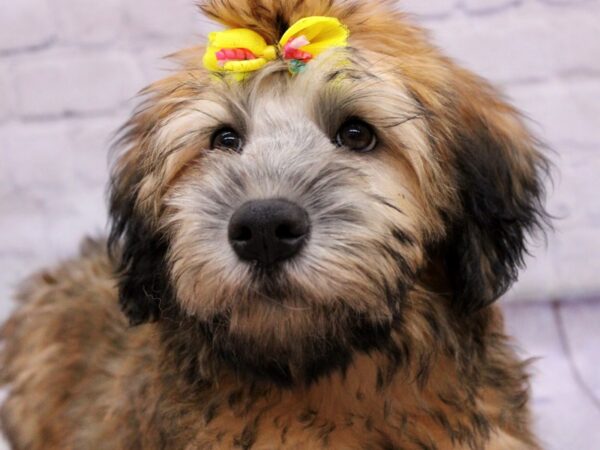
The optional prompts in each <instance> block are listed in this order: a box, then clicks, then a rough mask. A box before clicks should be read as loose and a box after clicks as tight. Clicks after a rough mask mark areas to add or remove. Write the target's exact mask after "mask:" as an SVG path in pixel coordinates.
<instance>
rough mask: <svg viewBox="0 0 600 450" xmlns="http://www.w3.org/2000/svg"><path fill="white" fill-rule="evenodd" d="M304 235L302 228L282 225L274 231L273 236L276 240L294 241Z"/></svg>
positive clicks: (288, 224)
mask: <svg viewBox="0 0 600 450" xmlns="http://www.w3.org/2000/svg"><path fill="white" fill-rule="evenodd" d="M305 234H306V231H305V230H304V227H301V226H299V225H298V224H295V223H282V224H281V225H279V226H278V227H277V228H276V229H275V236H277V239H281V240H283V241H285V240H294V239H298V238H301V237H302V236H304V235H305Z"/></svg>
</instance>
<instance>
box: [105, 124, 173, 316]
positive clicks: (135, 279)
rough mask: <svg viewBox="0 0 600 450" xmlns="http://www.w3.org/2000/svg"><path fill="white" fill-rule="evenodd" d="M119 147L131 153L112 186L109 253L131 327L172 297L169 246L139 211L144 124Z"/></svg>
mask: <svg viewBox="0 0 600 450" xmlns="http://www.w3.org/2000/svg"><path fill="white" fill-rule="evenodd" d="M124 130H125V131H124V134H123V138H122V139H121V140H120V142H119V145H120V146H123V147H125V148H126V149H127V151H126V152H124V153H123V154H122V155H121V156H120V157H119V159H118V160H117V162H116V164H115V166H114V169H113V173H112V177H111V183H110V192H109V214H110V221H111V231H110V236H109V241H108V247H109V253H110V255H111V259H112V261H113V264H114V266H115V271H116V277H117V285H118V290H119V303H120V305H121V309H122V310H123V312H124V313H125V315H126V316H127V318H128V319H129V322H130V323H131V324H132V325H140V324H142V323H145V322H148V321H154V320H157V319H158V317H159V315H160V310H161V307H164V302H166V301H167V299H168V298H170V297H169V296H170V291H169V289H170V284H169V281H168V275H167V268H166V264H165V260H166V254H167V250H168V244H167V241H166V239H165V238H164V236H162V235H161V234H160V233H159V232H157V231H156V230H154V229H153V227H152V223H151V222H152V218H151V217H149V215H147V214H143V213H140V212H139V210H138V203H139V199H138V197H139V190H140V184H141V182H142V180H143V177H144V174H143V166H144V165H143V163H142V160H143V157H142V155H143V151H142V149H141V148H138V147H136V146H138V145H140V139H141V138H140V137H139V133H140V129H139V125H137V124H136V123H135V122H134V119H132V121H130V123H129V124H128V126H127V127H126V128H124Z"/></svg>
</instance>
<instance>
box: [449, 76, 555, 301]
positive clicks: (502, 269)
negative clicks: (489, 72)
mask: <svg viewBox="0 0 600 450" xmlns="http://www.w3.org/2000/svg"><path fill="white" fill-rule="evenodd" d="M455 88H456V90H455V91H454V92H453V94H452V96H451V99H450V101H449V102H448V105H449V107H448V108H446V109H447V111H446V115H445V117H444V118H443V120H444V122H445V123H446V124H448V123H450V124H451V125H450V127H448V126H447V125H446V127H447V128H446V129H448V128H449V129H450V130H451V131H450V132H449V133H448V132H447V135H446V136H447V138H446V139H447V140H446V145H447V146H448V147H447V148H449V149H450V152H451V155H452V156H451V157H453V158H454V164H453V170H452V171H453V178H454V183H455V185H456V187H457V193H458V199H459V207H458V208H457V210H458V212H456V211H455V212H454V214H452V213H450V216H451V217H452V218H451V219H450V227H449V231H448V237H447V240H446V242H445V245H444V259H445V266H446V269H447V273H448V275H449V278H450V282H451V284H452V287H453V292H454V295H455V298H454V302H455V304H456V306H457V308H458V310H459V311H461V312H464V313H471V312H474V311H477V310H479V309H481V308H483V307H485V306H487V305H489V304H491V303H492V302H493V301H494V300H496V299H497V298H498V297H500V296H501V295H502V294H504V293H505V292H506V290H507V289H508V288H509V287H510V286H511V285H512V284H513V282H514V281H516V279H517V274H518V270H519V269H520V268H521V267H522V266H523V258H524V256H525V253H526V252H527V249H526V244H527V242H526V241H527V238H528V236H529V235H530V234H531V233H532V232H535V231H537V230H539V229H542V228H543V227H544V225H545V224H547V217H548V216H547V214H546V212H545V210H544V206H543V201H544V186H543V179H544V178H545V175H546V174H547V173H548V162H547V160H546V159H545V157H544V156H543V155H542V153H541V152H540V150H539V148H538V147H539V146H538V143H537V142H536V141H535V139H533V138H532V136H531V135H530V134H529V132H528V131H527V129H526V128H525V127H524V125H523V123H522V121H521V118H520V117H519V114H518V113H517V112H516V111H515V110H514V109H512V108H511V107H510V106H508V105H507V104H506V103H504V102H503V101H502V100H501V98H500V97H499V95H498V94H497V93H496V92H495V91H494V90H493V89H492V88H491V87H489V86H488V85H487V84H486V83H485V82H484V81H483V80H480V79H478V78H476V77H473V76H472V75H470V74H468V73H467V72H461V71H457V79H456V86H455Z"/></svg>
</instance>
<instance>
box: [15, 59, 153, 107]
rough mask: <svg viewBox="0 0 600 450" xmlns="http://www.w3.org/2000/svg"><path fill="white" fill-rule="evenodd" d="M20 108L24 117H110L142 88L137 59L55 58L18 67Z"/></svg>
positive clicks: (33, 61) (17, 89)
mask: <svg viewBox="0 0 600 450" xmlns="http://www.w3.org/2000/svg"><path fill="white" fill-rule="evenodd" d="M14 85H15V88H16V92H17V106H18V110H19V112H20V114H21V116H23V117H29V118H31V117H33V118H35V117H48V116H58V115H63V114H76V113H79V114H86V113H88V114H89V113H106V112H110V111H114V110H115V109H117V108H119V107H121V106H123V105H124V104H126V103H127V101H128V100H129V99H131V98H132V97H133V95H134V94H135V93H136V92H137V91H138V90H139V89H140V88H141V86H142V83H141V75H140V71H139V68H138V67H137V65H136V63H135V61H134V59H133V58H132V57H131V56H129V55H127V54H123V53H114V52H109V53H100V54H89V53H88V54H81V55H73V54H69V55H60V54H59V55H54V56H53V57H49V56H45V57H44V58H39V59H29V60H27V61H23V62H20V63H18V64H17V65H16V67H15V76H14Z"/></svg>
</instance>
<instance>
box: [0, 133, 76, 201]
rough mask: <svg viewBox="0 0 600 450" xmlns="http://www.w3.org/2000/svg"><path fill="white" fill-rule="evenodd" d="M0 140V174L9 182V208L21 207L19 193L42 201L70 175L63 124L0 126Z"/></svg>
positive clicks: (67, 148) (67, 145)
mask: <svg viewBox="0 0 600 450" xmlns="http://www.w3.org/2000/svg"><path fill="white" fill-rule="evenodd" d="M0 142H1V143H2V162H3V163H2V164H0V175H1V176H2V179H3V180H6V181H7V182H8V183H10V186H11V192H12V193H13V194H12V197H13V198H12V200H13V201H14V204H12V207H13V208H20V207H22V206H23V203H22V201H23V198H18V197H19V196H20V195H25V196H31V197H34V198H37V199H39V200H42V199H45V198H48V197H50V196H51V195H52V193H53V192H56V189H57V188H59V187H60V186H62V185H64V184H66V183H68V181H69V180H70V179H71V178H72V177H71V176H70V173H69V172H66V168H67V167H71V166H70V161H69V158H68V155H69V153H70V152H71V150H70V148H69V141H68V135H67V129H66V127H65V126H64V125H62V124H50V125H46V124H41V125H37V126H23V125H11V126H4V127H2V128H0ZM61 177H63V179H62V180H61ZM15 193H18V194H19V195H15ZM31 197H30V198H31Z"/></svg>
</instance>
